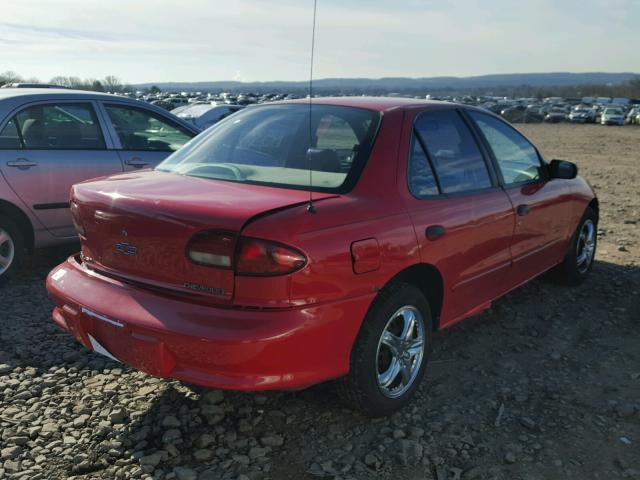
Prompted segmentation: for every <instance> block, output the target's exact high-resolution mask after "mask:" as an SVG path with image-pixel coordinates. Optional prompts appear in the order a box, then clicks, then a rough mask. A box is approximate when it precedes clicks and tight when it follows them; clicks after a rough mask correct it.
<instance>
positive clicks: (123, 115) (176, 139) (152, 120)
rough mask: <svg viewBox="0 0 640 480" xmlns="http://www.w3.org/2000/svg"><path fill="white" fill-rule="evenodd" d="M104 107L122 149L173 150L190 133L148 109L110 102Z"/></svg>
mask: <svg viewBox="0 0 640 480" xmlns="http://www.w3.org/2000/svg"><path fill="white" fill-rule="evenodd" d="M105 108H106V110H107V114H108V115H109V119H110V120H111V123H112V125H113V128H114V129H115V131H116V133H117V134H118V138H119V139H120V144H121V145H122V149H123V150H139V151H161V152H174V151H176V150H178V149H179V148H180V147H182V146H183V145H184V144H185V143H187V142H188V141H189V140H191V137H193V136H194V135H193V134H192V133H190V132H188V131H187V130H185V129H183V128H182V127H180V126H179V125H178V124H177V123H174V122H172V121H171V120H169V119H167V118H164V117H163V116H161V115H159V114H157V113H155V112H151V111H149V110H145V109H142V108H137V107H129V106H125V105H113V104H111V105H105Z"/></svg>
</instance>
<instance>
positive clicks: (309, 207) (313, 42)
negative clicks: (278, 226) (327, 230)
mask: <svg viewBox="0 0 640 480" xmlns="http://www.w3.org/2000/svg"><path fill="white" fill-rule="evenodd" d="M317 11H318V0H313V28H312V30H311V65H310V67H309V149H308V150H307V164H308V165H309V204H308V205H307V211H308V212H309V213H316V208H315V207H314V206H313V166H312V165H311V160H312V159H313V153H314V150H315V149H314V148H313V122H312V119H311V113H312V103H313V102H312V99H313V52H314V48H315V45H316V12H317Z"/></svg>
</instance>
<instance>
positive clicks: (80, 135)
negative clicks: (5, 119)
mask: <svg viewBox="0 0 640 480" xmlns="http://www.w3.org/2000/svg"><path fill="white" fill-rule="evenodd" d="M12 123H13V127H10V126H9V125H7V127H8V128H10V129H14V128H15V129H17V130H18V132H16V133H18V136H19V141H20V139H21V140H22V143H23V148H25V149H27V150H29V149H31V150H102V149H105V142H104V136H103V135H102V129H101V128H100V124H99V123H98V119H97V117H96V114H95V111H94V109H93V106H92V105H91V104H89V103H69V104H64V103H60V104H43V105H34V106H32V107H28V108H26V109H24V110H22V111H21V112H19V113H18V114H17V115H16V116H15V117H14V118H13V119H12ZM7 127H6V128H5V130H6V129H7ZM3 133H4V132H3Z"/></svg>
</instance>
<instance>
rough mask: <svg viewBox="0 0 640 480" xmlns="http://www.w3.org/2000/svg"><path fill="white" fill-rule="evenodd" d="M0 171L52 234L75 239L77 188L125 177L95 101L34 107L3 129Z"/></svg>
mask: <svg viewBox="0 0 640 480" xmlns="http://www.w3.org/2000/svg"><path fill="white" fill-rule="evenodd" d="M0 138H2V139H3V141H2V142H1V144H0V172H1V173H2V175H3V176H4V177H5V179H6V180H7V182H8V184H9V185H10V187H11V188H12V189H13V190H14V191H15V193H16V194H17V195H18V196H19V197H20V199H21V200H22V202H23V203H24V205H25V207H26V208H28V209H30V210H31V211H32V212H33V214H34V215H35V216H36V217H37V218H38V220H39V221H40V222H42V224H43V225H44V226H45V228H46V229H47V230H49V232H50V233H51V234H53V235H55V236H58V237H72V236H74V235H75V229H74V227H73V223H72V221H71V214H70V213H69V208H68V207H69V190H70V188H71V185H73V184H74V183H78V182H82V181H84V180H88V179H91V178H95V177H100V176H104V175H111V174H114V173H119V172H122V163H121V162H120V158H119V157H118V154H117V153H116V151H115V150H113V148H108V147H109V146H112V142H111V141H110V139H106V138H105V135H104V131H103V126H102V124H101V123H100V121H99V119H98V117H97V115H96V111H95V104H94V102H92V101H90V100H73V101H72V100H69V101H67V100H64V101H55V102H54V101H49V102H38V103H31V104H29V105H23V106H22V107H20V108H19V109H17V110H14V111H13V112H12V113H11V114H10V115H9V116H8V118H6V119H4V120H3V122H2V123H1V124H0Z"/></svg>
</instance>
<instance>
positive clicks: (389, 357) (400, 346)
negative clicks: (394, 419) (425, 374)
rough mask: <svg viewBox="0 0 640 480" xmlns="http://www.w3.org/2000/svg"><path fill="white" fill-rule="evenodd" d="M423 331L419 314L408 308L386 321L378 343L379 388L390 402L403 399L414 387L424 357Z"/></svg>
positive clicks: (416, 310) (415, 310) (402, 309)
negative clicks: (392, 399)
mask: <svg viewBox="0 0 640 480" xmlns="http://www.w3.org/2000/svg"><path fill="white" fill-rule="evenodd" d="M424 348H425V331H424V320H423V318H422V314H421V313H420V311H419V310H418V309H417V308H415V307H412V306H410V305H406V306H404V307H402V308H399V309H398V310H397V311H396V312H395V313H394V314H393V315H392V316H391V318H389V321H388V322H387V325H386V326H385V328H384V330H383V331H382V335H381V337H380V340H379V342H378V350H377V354H376V363H377V365H376V372H377V376H378V387H379V388H380V391H381V392H382V394H383V395H385V396H386V397H389V398H397V397H400V396H402V395H403V394H404V393H406V392H407V390H409V388H410V387H411V385H413V383H414V381H415V379H416V377H417V376H418V372H419V371H420V367H421V366H422V360H423V357H424Z"/></svg>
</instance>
